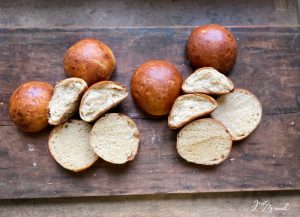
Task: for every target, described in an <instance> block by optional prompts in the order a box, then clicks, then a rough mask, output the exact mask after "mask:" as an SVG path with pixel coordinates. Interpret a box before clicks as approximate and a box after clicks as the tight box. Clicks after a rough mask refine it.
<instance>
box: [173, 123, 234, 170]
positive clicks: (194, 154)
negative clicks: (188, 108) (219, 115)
mask: <svg viewBox="0 0 300 217" xmlns="http://www.w3.org/2000/svg"><path fill="white" fill-rule="evenodd" d="M176 146H177V151H178V154H179V155H180V156H181V157H182V158H183V159H185V160H186V161H188V162H192V163H196V164H201V165H215V164H219V163H221V162H222V161H224V160H225V159H226V158H227V157H228V155H229V153H230V150H231V146H232V139H231V136H230V134H229V133H228V132H227V131H226V128H225V127H224V126H223V125H222V124H221V123H220V122H218V121H215V120H213V119H211V118H204V119H199V120H195V121H193V122H191V123H189V124H188V125H186V126H184V127H183V128H182V129H181V130H180V131H179V132H178V134H177V143H176Z"/></svg>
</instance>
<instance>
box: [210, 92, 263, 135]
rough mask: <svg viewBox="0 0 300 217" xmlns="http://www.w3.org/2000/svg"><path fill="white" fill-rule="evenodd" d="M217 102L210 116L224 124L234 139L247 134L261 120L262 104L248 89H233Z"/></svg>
mask: <svg viewBox="0 0 300 217" xmlns="http://www.w3.org/2000/svg"><path fill="white" fill-rule="evenodd" d="M217 102H218V104H219V106H218V107H217V109H216V110H215V111H214V112H213V113H212V114H211V116H212V118H214V119H216V120H218V121H220V122H221V123H222V124H224V126H225V127H226V128H227V130H228V132H229V133H230V134H231V136H232V139H233V140H235V141H236V140H241V139H244V138H246V137H247V136H249V135H250V133H251V132H252V131H253V130H254V129H255V128H256V127H257V125H258V124H259V122H260V120H261V116H262V106H261V104H260V102H259V100H258V99H257V98H256V96H254V95H253V94H252V93H251V92H250V91H248V90H245V89H241V88H239V89H235V90H234V91H233V92H231V93H229V94H227V95H222V96H220V97H219V98H218V99H217Z"/></svg>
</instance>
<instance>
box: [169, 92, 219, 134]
mask: <svg viewBox="0 0 300 217" xmlns="http://www.w3.org/2000/svg"><path fill="white" fill-rule="evenodd" d="M217 105H218V103H217V102H216V100H214V98H212V97H210V96H208V95H205V94H186V95H182V96H179V97H178V98H177V99H176V100H175V102H174V104H173V107H172V109H171V112H170V114H169V117H168V125H169V127H170V128H171V129H177V128H180V127H182V126H184V125H186V124H187V123H188V122H190V121H192V120H195V119H197V118H199V117H201V116H203V115H206V114H210V113H211V112H212V111H214V110H215V109H216V108H217Z"/></svg>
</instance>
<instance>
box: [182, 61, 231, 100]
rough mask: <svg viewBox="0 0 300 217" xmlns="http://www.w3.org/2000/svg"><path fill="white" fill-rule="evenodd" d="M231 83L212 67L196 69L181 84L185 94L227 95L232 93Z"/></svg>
mask: <svg viewBox="0 0 300 217" xmlns="http://www.w3.org/2000/svg"><path fill="white" fill-rule="evenodd" d="M233 88H234V85H233V83H232V81H231V80H230V79H229V78H227V77H226V76H225V75H223V74H222V73H220V72H218V71H217V70H216V69H214V68H212V67H203V68H200V69H197V70H196V71H195V72H194V73H193V74H191V75H190V76H189V77H188V78H187V79H186V80H185V81H184V82H183V84H182V90H183V92H185V93H205V94H213V95H221V94H227V93H229V92H230V91H232V90H233Z"/></svg>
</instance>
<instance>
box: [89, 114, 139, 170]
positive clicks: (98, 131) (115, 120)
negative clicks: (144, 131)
mask: <svg viewBox="0 0 300 217" xmlns="http://www.w3.org/2000/svg"><path fill="white" fill-rule="evenodd" d="M90 144H91V146H92V147H93V149H94V152H95V153H96V154H97V155H98V156H99V157H101V158H102V159H103V160H105V161H107V162H110V163H114V164H124V163H126V162H127V161H130V160H133V159H134V158H135V155H136V154H137V151H138V146H139V131H138V129H137V126H136V124H135V123H134V122H133V120H131V119H130V118H129V117H127V116H126V115H123V114H119V113H108V114H105V115H104V116H103V117H101V118H100V119H99V120H98V121H96V123H95V124H94V126H93V129H92V132H91V136H90Z"/></svg>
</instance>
